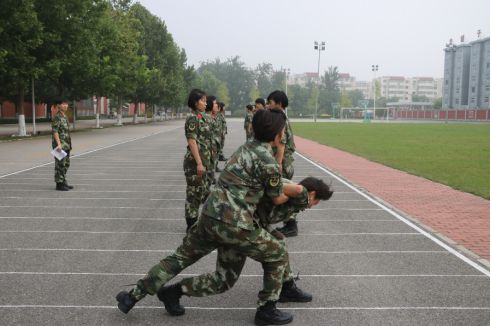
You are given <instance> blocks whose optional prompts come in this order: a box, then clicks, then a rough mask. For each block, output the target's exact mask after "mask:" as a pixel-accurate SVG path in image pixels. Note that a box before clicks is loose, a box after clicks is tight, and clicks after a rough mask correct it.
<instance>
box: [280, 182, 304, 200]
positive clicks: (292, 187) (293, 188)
mask: <svg viewBox="0 0 491 326" xmlns="http://www.w3.org/2000/svg"><path fill="white" fill-rule="evenodd" d="M302 191H303V186H302V185H299V184H296V183H283V193H284V194H285V195H286V196H288V197H297V196H300V195H301V194H302Z"/></svg>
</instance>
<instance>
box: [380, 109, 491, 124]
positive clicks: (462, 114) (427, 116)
mask: <svg viewBox="0 0 491 326" xmlns="http://www.w3.org/2000/svg"><path fill="white" fill-rule="evenodd" d="M389 119H395V120H397V119H400V120H459V121H489V110H472V109H467V110H399V109H393V108H389Z"/></svg>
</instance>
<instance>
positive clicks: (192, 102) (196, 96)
mask: <svg viewBox="0 0 491 326" xmlns="http://www.w3.org/2000/svg"><path fill="white" fill-rule="evenodd" d="M203 96H206V92H205V91H202V90H201V89H198V88H195V89H192V90H191V92H190V93H189V97H188V106H189V107H190V108H191V109H193V110H196V102H198V101H199V100H200V99H201V98H202V97H203Z"/></svg>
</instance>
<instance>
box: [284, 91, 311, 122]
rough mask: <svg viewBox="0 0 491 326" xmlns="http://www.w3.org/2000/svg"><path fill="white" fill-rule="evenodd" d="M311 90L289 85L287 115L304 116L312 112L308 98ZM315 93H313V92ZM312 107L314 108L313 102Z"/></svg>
mask: <svg viewBox="0 0 491 326" xmlns="http://www.w3.org/2000/svg"><path fill="white" fill-rule="evenodd" d="M310 95H311V90H310V89H308V88H307V87H302V86H300V85H291V86H289V87H288V102H289V105H288V115H289V116H293V115H295V116H306V115H310V114H312V112H313V111H310V110H309V109H310V107H309V99H310V97H311V96H310ZM314 95H315V94H314ZM313 104H314V108H315V103H313Z"/></svg>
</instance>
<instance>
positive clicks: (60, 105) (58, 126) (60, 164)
mask: <svg viewBox="0 0 491 326" xmlns="http://www.w3.org/2000/svg"><path fill="white" fill-rule="evenodd" d="M55 104H56V109H57V110H58V112H57V113H56V115H55V117H54V118H53V122H52V123H51V130H52V140H51V145H52V148H53V149H55V150H56V151H58V152H61V150H64V151H65V152H66V154H67V155H66V156H65V157H64V158H63V159H62V160H58V159H56V158H55V182H56V190H60V191H67V190H70V189H73V187H72V186H70V185H69V184H68V183H67V181H66V173H67V171H68V168H69V167H70V151H71V150H72V139H71V137H70V125H69V123H68V119H67V117H66V111H67V110H68V101H65V100H59V101H56V102H55Z"/></svg>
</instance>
